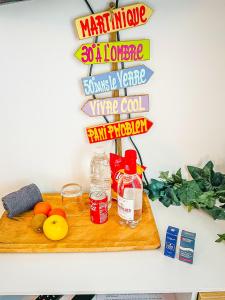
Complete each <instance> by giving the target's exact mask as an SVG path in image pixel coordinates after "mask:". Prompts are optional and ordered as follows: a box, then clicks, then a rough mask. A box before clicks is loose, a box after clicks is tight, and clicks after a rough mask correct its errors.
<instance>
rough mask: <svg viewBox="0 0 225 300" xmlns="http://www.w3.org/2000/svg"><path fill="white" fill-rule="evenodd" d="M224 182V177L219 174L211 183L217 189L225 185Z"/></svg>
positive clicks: (216, 174)
mask: <svg viewBox="0 0 225 300" xmlns="http://www.w3.org/2000/svg"><path fill="white" fill-rule="evenodd" d="M224 181H225V180H224V175H223V174H221V173H219V172H216V173H214V174H213V176H212V179H211V183H212V185H213V186H215V187H219V186H221V185H222V184H224Z"/></svg>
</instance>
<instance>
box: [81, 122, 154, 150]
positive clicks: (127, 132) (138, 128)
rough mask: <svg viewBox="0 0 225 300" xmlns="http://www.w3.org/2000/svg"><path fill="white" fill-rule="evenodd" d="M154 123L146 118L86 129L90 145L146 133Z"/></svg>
mask: <svg viewBox="0 0 225 300" xmlns="http://www.w3.org/2000/svg"><path fill="white" fill-rule="evenodd" d="M152 125H153V123H152V122H151V121H150V120H148V119H146V118H144V117H141V118H135V119H130V120H125V121H120V122H114V123H108V124H103V125H99V126H93V127H88V128H86V131H87V136H88V139H89V143H91V144H92V143H98V142H103V141H108V140H114V139H118V138H124V137H128V136H131V135H138V134H143V133H146V132H147V131H148V130H149V129H150V128H151V127H152Z"/></svg>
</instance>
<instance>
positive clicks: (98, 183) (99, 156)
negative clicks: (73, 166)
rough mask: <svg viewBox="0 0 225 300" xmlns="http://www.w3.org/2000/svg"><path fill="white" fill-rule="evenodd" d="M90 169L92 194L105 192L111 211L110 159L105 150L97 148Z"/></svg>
mask: <svg viewBox="0 0 225 300" xmlns="http://www.w3.org/2000/svg"><path fill="white" fill-rule="evenodd" d="M90 169H91V170H90V171H91V174H90V193H92V192H105V193H106V195H107V197H108V209H109V208H110V207H111V170H110V164H109V158H108V156H107V154H106V153H105V151H104V149H103V148H101V147H99V148H96V151H95V153H94V156H93V158H92V160H91V166H90Z"/></svg>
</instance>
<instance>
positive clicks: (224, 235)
mask: <svg viewBox="0 0 225 300" xmlns="http://www.w3.org/2000/svg"><path fill="white" fill-rule="evenodd" d="M217 235H218V237H219V238H218V239H217V240H215V242H217V243H220V242H222V241H225V233H223V234H217Z"/></svg>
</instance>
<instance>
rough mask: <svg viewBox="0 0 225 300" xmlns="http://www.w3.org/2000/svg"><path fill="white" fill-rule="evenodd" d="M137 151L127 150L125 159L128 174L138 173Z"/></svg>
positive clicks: (125, 170)
mask: <svg viewBox="0 0 225 300" xmlns="http://www.w3.org/2000/svg"><path fill="white" fill-rule="evenodd" d="M136 160H137V153H136V151H135V150H126V151H125V159H124V172H125V173H126V174H136V173H137V164H136Z"/></svg>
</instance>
